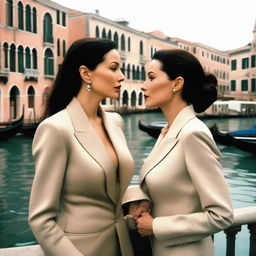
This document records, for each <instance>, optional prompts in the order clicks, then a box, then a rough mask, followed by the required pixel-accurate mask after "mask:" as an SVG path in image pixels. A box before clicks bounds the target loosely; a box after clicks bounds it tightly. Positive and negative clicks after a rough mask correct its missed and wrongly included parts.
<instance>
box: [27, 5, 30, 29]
mask: <svg viewBox="0 0 256 256" xmlns="http://www.w3.org/2000/svg"><path fill="white" fill-rule="evenodd" d="M26 30H27V31H31V8H30V6H29V5H27V6H26Z"/></svg>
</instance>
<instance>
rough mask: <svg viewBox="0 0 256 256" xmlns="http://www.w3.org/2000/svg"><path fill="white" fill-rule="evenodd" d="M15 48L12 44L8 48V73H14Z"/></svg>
mask: <svg viewBox="0 0 256 256" xmlns="http://www.w3.org/2000/svg"><path fill="white" fill-rule="evenodd" d="M15 51H16V47H15V45H14V44H12V45H11V47H10V71H11V72H15V71H16V56H15Z"/></svg>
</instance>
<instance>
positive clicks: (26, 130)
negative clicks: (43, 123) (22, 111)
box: [20, 123, 39, 137]
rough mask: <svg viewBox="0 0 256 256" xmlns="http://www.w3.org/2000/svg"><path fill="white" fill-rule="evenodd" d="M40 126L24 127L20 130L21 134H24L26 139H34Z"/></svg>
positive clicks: (36, 124) (35, 124) (30, 125)
mask: <svg viewBox="0 0 256 256" xmlns="http://www.w3.org/2000/svg"><path fill="white" fill-rule="evenodd" d="M38 125H39V123H33V124H29V125H22V126H21V128H20V133H22V134H23V135H24V136H26V137H34V135H35V132H36V129H37V127H38Z"/></svg>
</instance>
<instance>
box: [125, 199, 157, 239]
mask: <svg viewBox="0 0 256 256" xmlns="http://www.w3.org/2000/svg"><path fill="white" fill-rule="evenodd" d="M150 209H151V203H150V202H149V201H148V200H141V201H136V202H131V203H130V206H129V214H130V215H131V216H132V217H133V219H134V220H135V221H136V224H137V231H138V233H139V234H140V235H141V236H150V235H152V234H153V217H152V216H151V215H150V214H149V211H150Z"/></svg>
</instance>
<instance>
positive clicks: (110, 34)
mask: <svg viewBox="0 0 256 256" xmlns="http://www.w3.org/2000/svg"><path fill="white" fill-rule="evenodd" d="M108 39H109V40H112V33H111V30H109V31H108Z"/></svg>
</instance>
